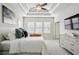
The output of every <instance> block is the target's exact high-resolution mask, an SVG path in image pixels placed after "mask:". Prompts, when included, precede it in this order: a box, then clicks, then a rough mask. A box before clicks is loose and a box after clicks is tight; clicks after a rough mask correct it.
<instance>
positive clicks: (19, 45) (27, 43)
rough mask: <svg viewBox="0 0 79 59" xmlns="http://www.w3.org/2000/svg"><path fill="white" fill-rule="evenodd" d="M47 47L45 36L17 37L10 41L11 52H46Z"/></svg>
mask: <svg viewBox="0 0 79 59" xmlns="http://www.w3.org/2000/svg"><path fill="white" fill-rule="evenodd" d="M46 51H47V48H46V45H45V42H44V39H43V37H28V38H22V39H16V40H13V41H11V42H10V50H9V53H11V54H12V53H23V52H32V53H42V54H47V53H46Z"/></svg>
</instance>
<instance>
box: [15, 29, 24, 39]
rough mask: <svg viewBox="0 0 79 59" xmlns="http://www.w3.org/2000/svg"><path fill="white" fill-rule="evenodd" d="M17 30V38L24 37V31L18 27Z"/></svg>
mask: <svg viewBox="0 0 79 59" xmlns="http://www.w3.org/2000/svg"><path fill="white" fill-rule="evenodd" d="M15 31H16V33H15V36H16V38H22V37H23V33H22V31H21V30H19V29H16V30H15Z"/></svg>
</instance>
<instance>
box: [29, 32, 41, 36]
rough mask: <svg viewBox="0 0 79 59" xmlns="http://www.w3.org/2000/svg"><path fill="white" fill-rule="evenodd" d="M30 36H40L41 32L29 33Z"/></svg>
mask: <svg viewBox="0 0 79 59" xmlns="http://www.w3.org/2000/svg"><path fill="white" fill-rule="evenodd" d="M30 36H41V34H40V33H35V32H34V33H32V34H30Z"/></svg>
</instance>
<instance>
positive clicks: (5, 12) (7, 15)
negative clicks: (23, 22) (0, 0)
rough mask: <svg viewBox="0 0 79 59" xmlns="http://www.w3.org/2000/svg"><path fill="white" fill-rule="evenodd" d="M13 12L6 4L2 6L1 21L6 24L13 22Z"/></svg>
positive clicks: (14, 18)
mask: <svg viewBox="0 0 79 59" xmlns="http://www.w3.org/2000/svg"><path fill="white" fill-rule="evenodd" d="M15 20H16V17H15V14H14V12H13V11H12V10H10V9H9V8H7V7H6V6H4V5H3V6H2V23H6V24H15Z"/></svg>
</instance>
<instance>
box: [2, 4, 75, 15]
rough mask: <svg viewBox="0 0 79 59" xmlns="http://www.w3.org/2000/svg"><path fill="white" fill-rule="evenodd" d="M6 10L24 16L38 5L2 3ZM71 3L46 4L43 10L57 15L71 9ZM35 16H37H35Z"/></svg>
mask: <svg viewBox="0 0 79 59" xmlns="http://www.w3.org/2000/svg"><path fill="white" fill-rule="evenodd" d="M3 4H4V5H6V6H7V7H8V8H12V9H13V11H15V12H16V13H17V14H19V15H22V16H26V15H27V13H29V9H30V8H32V7H35V6H36V5H37V4H38V3H3ZM74 5H75V4H74V3H73V4H72V3H48V4H47V5H46V6H45V8H46V9H48V10H49V12H48V13H51V14H53V13H58V12H62V11H63V10H67V9H68V7H73V6H74ZM36 15H37V14H36Z"/></svg>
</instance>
